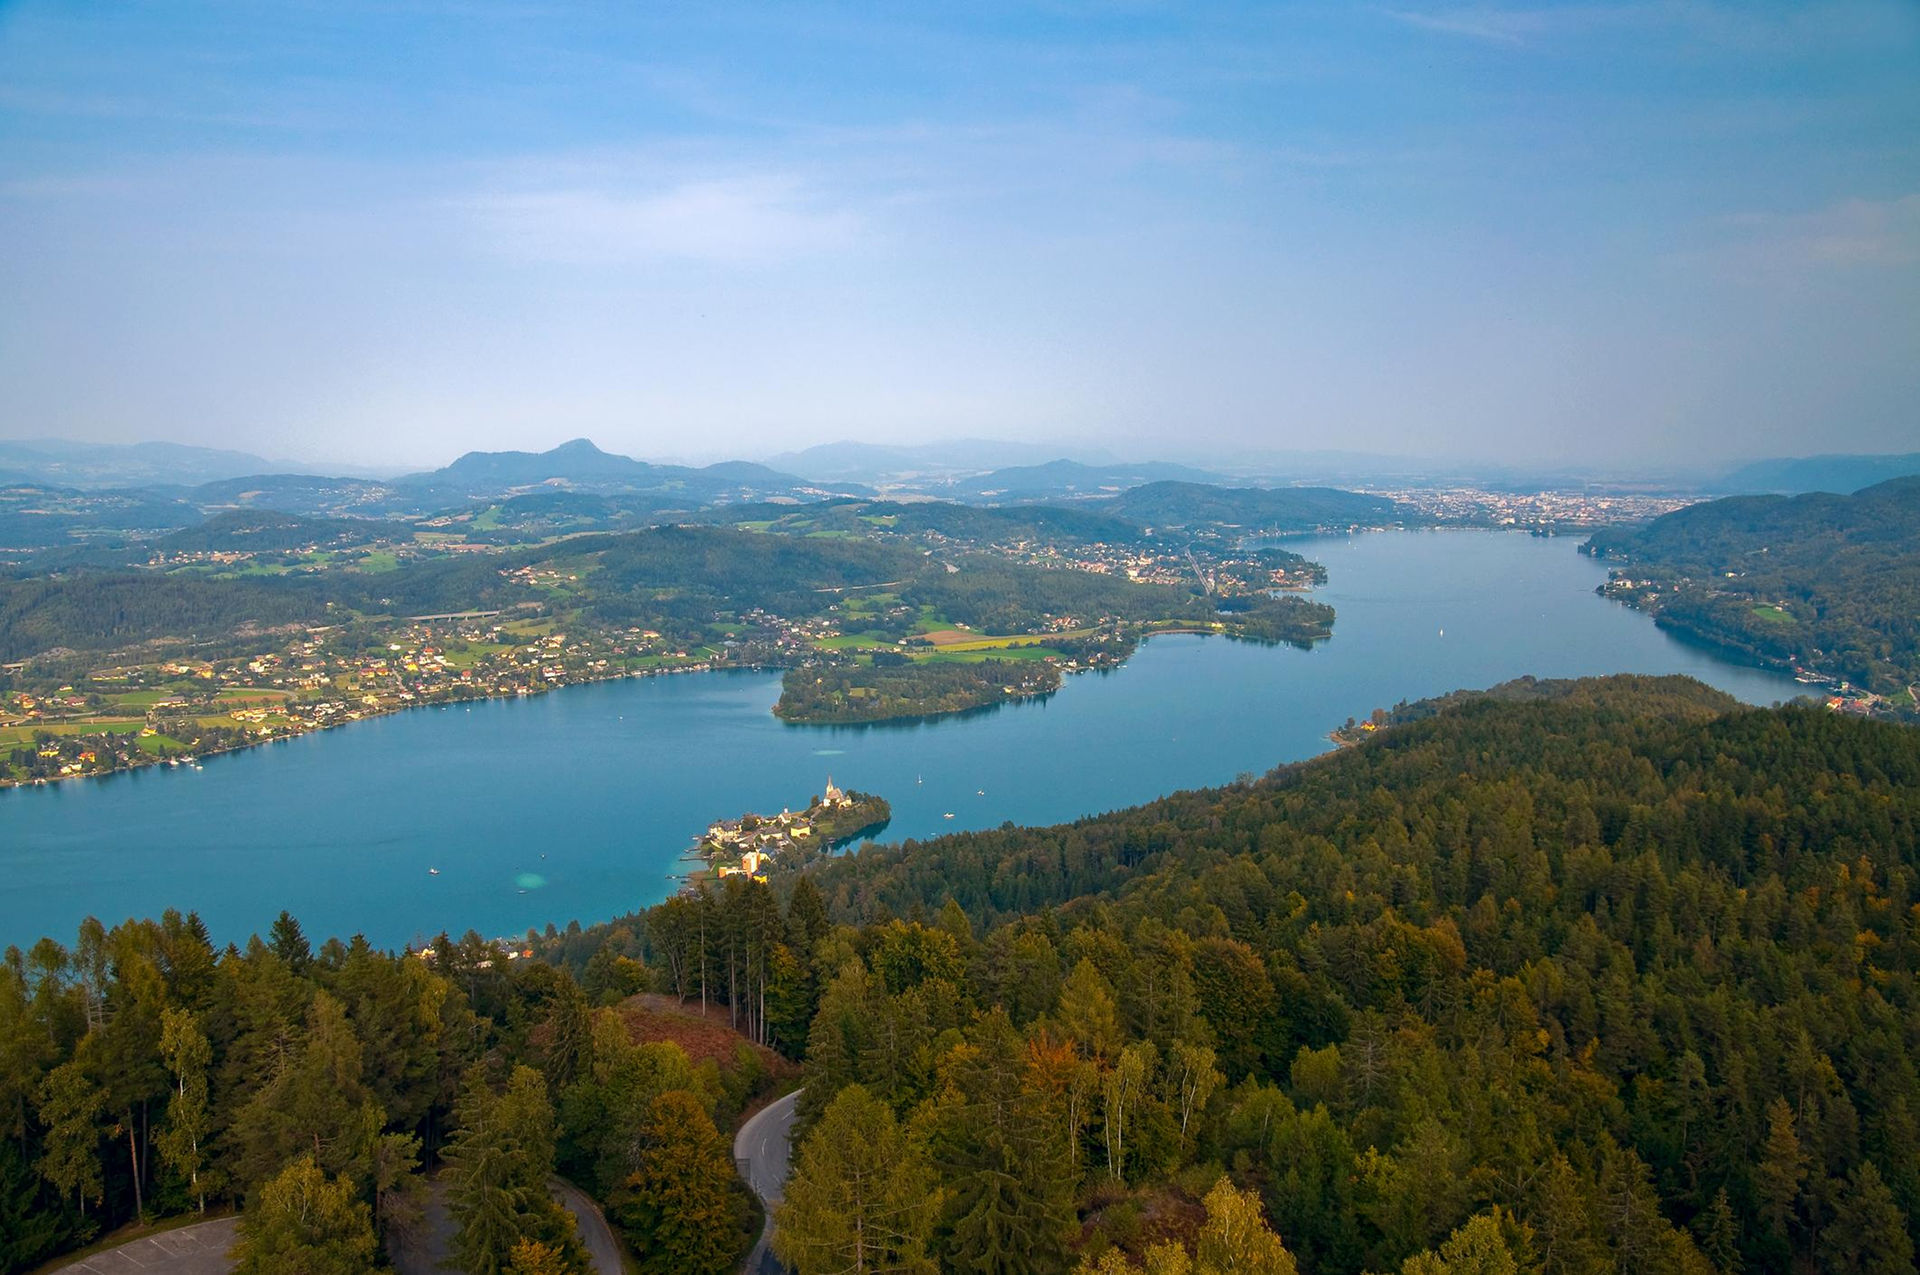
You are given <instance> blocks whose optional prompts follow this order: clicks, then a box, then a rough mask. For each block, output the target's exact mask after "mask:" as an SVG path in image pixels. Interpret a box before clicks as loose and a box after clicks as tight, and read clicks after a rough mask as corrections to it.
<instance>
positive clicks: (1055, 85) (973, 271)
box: [0, 0, 1920, 466]
mask: <svg viewBox="0 0 1920 1275" xmlns="http://www.w3.org/2000/svg"><path fill="white" fill-rule="evenodd" d="M0 242H4V243H5V244H6V245H7V246H6V247H5V248H4V249H0V435H11V436H16V437H35V436H41V437H45V436H57V437H75V438H95V439H102V440H109V441H121V440H133V439H140V438H170V439H176V440H179V441H185V442H198V443H207V444H212V445H222V446H240V447H245V448H248V449H250V450H255V451H261V452H265V453H268V454H270V455H274V456H285V457H293V458H300V459H343V460H344V459H351V460H363V461H369V462H380V461H387V462H396V463H424V462H430V461H439V460H443V459H445V458H446V457H447V456H449V455H451V454H453V453H456V452H458V451H461V450H465V449H467V448H469V447H509V446H519V447H538V446H546V445H550V444H552V443H554V442H557V441H560V440H562V439H565V438H569V437H573V436H576V435H581V434H586V435H590V436H592V437H593V438H595V439H596V440H597V441H599V442H600V443H601V444H602V445H603V446H607V447H610V448H616V449H619V450H625V451H630V452H633V453H636V454H643V455H655V456H659V455H678V456H696V457H698V456H707V457H714V456H719V455H725V454H742V455H752V454H763V453H766V452H771V451H777V450H780V449H783V448H786V447H792V446H801V445H805V444H807V443H811V442H822V441H829V440H832V439H838V438H847V437H853V438H866V439H872V440H892V439H900V440H911V439H930V438H940V437H958V436H985V437H1004V438H1037V439H1047V440H1059V441H1060V442H1061V443H1062V445H1063V446H1072V445H1079V444H1090V443H1099V444H1103V445H1105V446H1107V447H1109V448H1111V449H1113V450H1116V451H1119V452H1122V453H1132V454H1141V455H1144V454H1164V455H1180V456H1184V457H1193V456H1202V455H1206V454H1208V453H1214V452H1218V453H1225V452H1251V451H1262V450H1287V449H1317V448H1339V449H1344V450H1370V451H1380V452H1387V453H1400V454H1414V455H1447V456H1460V457H1473V458H1499V459H1510V460H1518V461H1526V462H1540V461H1544V462H1559V461H1579V462H1584V463H1605V464H1609V465H1611V466H1626V465H1632V464H1635V463H1647V464H1674V463H1691V462H1700V461H1714V460H1718V459H1722V458H1732V457H1741V456H1752V455H1768V454H1794V453H1805V452H1812V451H1833V450H1893V449H1901V450H1905V449H1912V448H1920V411H1917V410H1916V406H1915V405H1916V403H1920V5H1915V4H1913V3H1912V2H1911V0H1896V2H1891V3H1866V2H1863V3H1848V4H1818V3H1815V4H1797V5H1774V4H1764V3H1743V4H1727V5H1719V4H1708V3H1694V2H1689V0H1676V2H1674V3H1658V2H1656V3H1627V4H1609V3H1595V4H1571V5H1539V6H1529V7H1506V6H1498V5H1464V6H1463V5H1434V4H1425V3H1413V2H1411V0H1409V2H1408V3H1387V4H1381V5H1368V4H1354V5H1348V4H1326V5H1321V4H1300V5H1287V4H1272V5H1258V6H1196V5H1158V4H1145V3H1141V4H1112V5H1080V4H1074V3H1057V4H1047V5H1028V6H1007V5H996V4H991V3H987V4H970V5H958V6H931V5H928V6H909V5H842V6H834V5H755V6H751V7H746V6H738V7H736V6H730V5H718V4H648V5H632V4H611V3H610V4H604V5H603V4H592V3H582V4H573V3H542V2H539V0H534V2H530V3H524V4H512V3H504V4H485V3H473V2H466V0H437V2H435V0H419V2H410V0H315V2H312V3H306V2H298V3H244V4H243V3H233V4H212V3H195V2H194V0H175V2H173V3H167V4H148V3H139V2H137V0H131V2H130V0H111V2H106V3H93V2H89V0H58V2H57V3H56V2H52V0H48V2H35V0H12V2H8V0H0Z"/></svg>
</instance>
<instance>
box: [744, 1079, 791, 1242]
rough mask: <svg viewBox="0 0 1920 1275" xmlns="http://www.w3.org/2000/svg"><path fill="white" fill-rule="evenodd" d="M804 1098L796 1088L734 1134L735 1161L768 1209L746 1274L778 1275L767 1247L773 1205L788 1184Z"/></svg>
mask: <svg viewBox="0 0 1920 1275" xmlns="http://www.w3.org/2000/svg"><path fill="white" fill-rule="evenodd" d="M799 1097H800V1090H798V1089H796V1090H794V1091H793V1092H792V1093H790V1094H788V1095H787V1096H786V1097H784V1098H781V1099H778V1100H776V1101H774V1102H770V1103H768V1104H767V1105H766V1106H765V1107H764V1108H762V1109H761V1110H760V1111H759V1112H757V1113H755V1115H754V1117H753V1118H752V1119H751V1120H749V1121H747V1122H746V1123H745V1124H743V1125H741V1126H740V1132H739V1133H736V1134H735V1135H733V1162H734V1164H735V1166H737V1167H738V1168H739V1170H740V1176H741V1177H743V1178H745V1179H746V1181H747V1185H748V1186H750V1187H752V1188H753V1193H754V1194H755V1195H757V1196H759V1197H760V1201H761V1203H763V1204H765V1205H766V1206H767V1221H766V1225H764V1226H762V1227H761V1228H760V1238H759V1239H758V1240H757V1241H755V1242H754V1245H753V1252H751V1253H749V1254H748V1255H747V1263H746V1265H745V1266H743V1267H742V1268H741V1269H742V1270H743V1271H745V1272H746V1275H778V1272H779V1271H780V1269H781V1267H780V1263H779V1262H777V1261H775V1260H774V1256H773V1253H772V1252H771V1251H770V1250H769V1249H768V1247H767V1241H768V1240H769V1239H770V1238H771V1237H772V1235H773V1206H774V1205H776V1204H778V1203H780V1198H781V1196H782V1195H783V1194H784V1193H785V1190H786V1185H787V1170H788V1167H789V1164H790V1159H791V1155H792V1145H791V1140H792V1138H793V1118H794V1114H795V1112H794V1104H795V1101H796V1100H797V1099H798V1098H799Z"/></svg>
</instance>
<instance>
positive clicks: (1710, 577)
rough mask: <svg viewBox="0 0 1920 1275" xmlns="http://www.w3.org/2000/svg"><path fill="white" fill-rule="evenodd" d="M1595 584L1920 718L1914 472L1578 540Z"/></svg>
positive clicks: (1918, 496)
mask: <svg viewBox="0 0 1920 1275" xmlns="http://www.w3.org/2000/svg"><path fill="white" fill-rule="evenodd" d="M1586 550H1587V552H1589V553H1592V554H1594V555H1595V556H1596V557H1599V558H1602V559H1604V560H1606V561H1608V562H1610V563H1615V564H1618V565H1616V566H1615V567H1614V570H1613V579H1612V580H1611V581H1609V583H1608V584H1607V585H1606V586H1605V588H1604V590H1603V592H1605V593H1606V594H1607V595H1608V596H1609V597H1615V598H1618V599H1620V600H1621V601H1623V602H1626V603H1628V604H1629V605H1632V606H1635V607H1639V608H1640V609H1642V610H1644V611H1647V612H1648V613H1650V614H1651V615H1652V616H1653V618H1654V621H1655V622H1656V623H1658V624H1660V625H1661V626H1662V627H1664V628H1670V629H1673V630H1675V631H1677V632H1681V633H1684V634H1686V635H1688V636H1689V637H1693V638H1696V639H1698V640H1700V641H1703V642H1708V643H1711V644H1712V645H1714V646H1717V647H1720V648H1722V649H1725V650H1729V651H1732V652H1734V653H1735V654H1737V655H1740V656H1743V657H1744V658H1746V659H1749V660H1752V661H1754V662H1756V663H1759V664H1767V665H1772V666H1775V667H1779V668H1788V669H1792V670H1793V671H1794V672H1796V673H1798V674H1800V675H1801V677H1802V680H1804V681H1807V682H1809V683H1810V684H1814V685H1824V686H1827V687H1828V688H1829V693H1830V694H1835V696H1836V699H1838V701H1839V702H1840V704H1841V705H1842V706H1847V707H1854V708H1859V709H1864V710H1867V711H1872V712H1879V713H1883V714H1886V715H1890V716H1896V717H1903V718H1907V719H1909V720H1913V719H1917V718H1920V700H1916V698H1915V690H1916V686H1920V477H1908V478H1896V479H1893V480H1891V481H1888V482H1884V483H1880V484H1878V485H1876V486H1872V487H1868V488H1865V489H1863V490H1861V491H1857V492H1855V493H1853V494H1852V495H1850V496H1837V495H1834V494H1832V493H1830V492H1810V493H1808V494H1806V495H1802V496H1734V497H1729V498H1727V499H1724V500H1714V501H1708V502H1706V503H1704V504H1698V505H1690V506H1688V507H1687V508H1685V509H1680V510H1676V511H1674V512H1673V513H1670V514H1666V515H1664V516H1662V517H1659V518H1656V519H1654V520H1653V521H1651V522H1648V523H1645V524H1642V525H1639V526H1633V527H1621V528H1614V529H1610V530H1607V531H1602V532H1598V533H1596V534H1595V535H1594V536H1593V537H1592V539H1590V540H1589V541H1588V542H1587V544H1586Z"/></svg>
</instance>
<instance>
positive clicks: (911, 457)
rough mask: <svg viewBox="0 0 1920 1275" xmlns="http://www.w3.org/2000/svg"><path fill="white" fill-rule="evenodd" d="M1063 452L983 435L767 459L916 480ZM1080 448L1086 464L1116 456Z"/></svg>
mask: <svg viewBox="0 0 1920 1275" xmlns="http://www.w3.org/2000/svg"><path fill="white" fill-rule="evenodd" d="M1060 451H1061V449H1060V447H1059V446H1058V445H1057V444H1046V443H1009V442H1002V441H998V440H994V439H982V438H962V439H955V440H952V441H949V442H942V443H914V444H904V445H901V444H887V443H855V442H839V443H822V444H821V445H819V446H817V447H809V448H807V449H805V450H804V451H797V452H783V453H781V454H780V455H778V456H773V457H769V458H768V461H767V463H768V464H769V465H771V466H773V467H774V468H776V469H780V470H784V471H787V472H789V473H795V474H804V475H805V476H807V477H808V478H812V479H815V480H817V481H822V482H826V481H834V482H858V483H867V484H871V485H879V484H891V483H903V484H907V485H912V484H915V483H924V482H939V481H941V480H945V479H953V478H961V477H968V476H971V475H974V474H982V473H986V472H988V471H991V470H995V469H1008V468H1012V467H1015V466H1022V465H1040V464H1044V463H1046V462H1048V461H1052V460H1057V459H1059V457H1060ZM1075 451H1076V453H1077V455H1078V458H1079V459H1080V461H1081V462H1082V463H1085V464H1094V465H1099V464H1106V463H1107V462H1109V461H1111V460H1112V459H1113V458H1112V457H1111V456H1109V455H1107V454H1106V453H1105V452H1103V451H1102V450H1101V449H1099V448H1091V449H1088V448H1076V449H1075Z"/></svg>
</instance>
